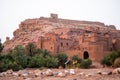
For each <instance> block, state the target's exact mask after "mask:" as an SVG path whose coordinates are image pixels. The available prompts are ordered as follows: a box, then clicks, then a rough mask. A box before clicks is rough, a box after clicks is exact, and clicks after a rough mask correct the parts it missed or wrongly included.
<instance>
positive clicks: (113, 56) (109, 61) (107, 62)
mask: <svg viewBox="0 0 120 80" xmlns="http://www.w3.org/2000/svg"><path fill="white" fill-rule="evenodd" d="M119 56H120V52H112V53H110V54H109V55H107V56H105V57H103V59H102V60H101V64H102V65H104V66H105V65H106V66H113V65H114V61H115V59H116V58H118V57H119Z"/></svg>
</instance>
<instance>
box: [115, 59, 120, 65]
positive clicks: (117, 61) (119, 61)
mask: <svg viewBox="0 0 120 80" xmlns="http://www.w3.org/2000/svg"><path fill="white" fill-rule="evenodd" d="M114 67H120V57H119V58H116V59H115V61H114Z"/></svg>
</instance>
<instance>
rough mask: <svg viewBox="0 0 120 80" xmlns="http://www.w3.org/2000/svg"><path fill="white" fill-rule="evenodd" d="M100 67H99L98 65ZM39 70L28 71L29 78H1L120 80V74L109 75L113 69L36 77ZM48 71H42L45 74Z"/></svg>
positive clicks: (25, 79)
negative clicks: (36, 71) (35, 72)
mask: <svg viewBox="0 0 120 80" xmlns="http://www.w3.org/2000/svg"><path fill="white" fill-rule="evenodd" d="M98 66H99V65H98ZM35 70H38V69H26V71H27V72H30V73H31V74H30V75H29V76H27V77H23V76H12V75H7V76H2V77H1V76H0V80H120V74H112V75H108V73H109V72H111V71H113V68H102V67H100V66H99V67H97V68H90V69H74V72H75V74H74V75H73V74H67V75H66V76H63V77H61V76H44V75H41V76H37V77H36V76H34V75H35V74H34V73H32V72H34V71H35ZM46 70H47V69H43V70H40V71H41V72H45V71H46ZM51 71H52V72H54V73H55V72H56V73H59V72H64V71H70V69H51Z"/></svg>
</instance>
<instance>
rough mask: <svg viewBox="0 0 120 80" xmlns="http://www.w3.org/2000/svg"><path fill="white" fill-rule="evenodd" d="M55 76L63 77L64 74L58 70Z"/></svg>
mask: <svg viewBox="0 0 120 80" xmlns="http://www.w3.org/2000/svg"><path fill="white" fill-rule="evenodd" d="M57 76H58V77H65V76H66V74H65V73H63V72H61V71H60V72H59V73H58V75H57Z"/></svg>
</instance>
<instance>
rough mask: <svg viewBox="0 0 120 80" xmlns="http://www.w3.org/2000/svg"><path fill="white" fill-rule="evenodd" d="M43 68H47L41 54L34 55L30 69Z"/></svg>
mask: <svg viewBox="0 0 120 80" xmlns="http://www.w3.org/2000/svg"><path fill="white" fill-rule="evenodd" d="M43 66H45V62H44V58H43V57H42V56H41V55H39V54H36V55H34V56H33V57H32V58H31V60H30V62H29V67H32V68H40V67H43Z"/></svg>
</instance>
